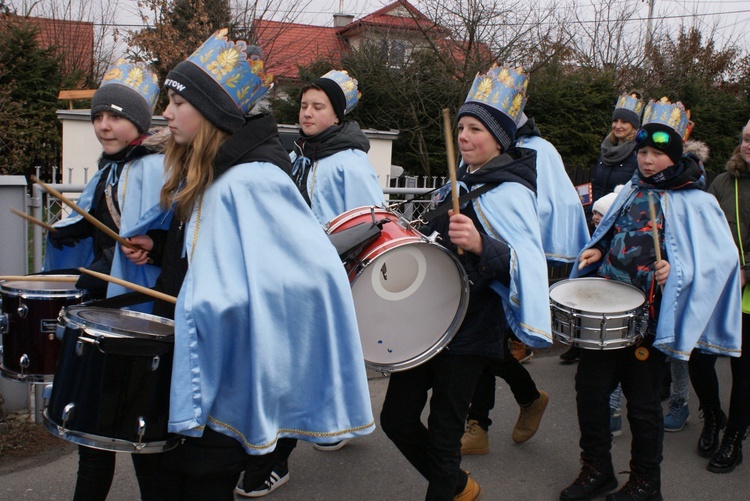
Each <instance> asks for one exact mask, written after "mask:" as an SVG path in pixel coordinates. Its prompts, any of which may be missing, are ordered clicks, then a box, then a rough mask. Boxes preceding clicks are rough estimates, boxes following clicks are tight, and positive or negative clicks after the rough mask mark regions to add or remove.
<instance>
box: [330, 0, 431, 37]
mask: <svg viewBox="0 0 750 501" xmlns="http://www.w3.org/2000/svg"><path fill="white" fill-rule="evenodd" d="M401 9H405V10H406V11H408V12H407V14H408V15H395V12H394V11H397V10H401ZM373 28H381V29H398V30H403V31H427V30H429V29H434V28H436V25H435V23H434V22H433V21H431V20H430V19H428V18H427V16H425V15H424V14H422V13H421V12H419V11H418V10H417V8H416V7H414V6H413V5H412V4H410V3H409V2H407V1H406V0H396V1H395V2H393V3H391V4H389V5H386V6H385V7H383V8H382V9H379V10H376V11H375V12H373V13H372V14H368V15H366V16H365V17H363V18H361V19H359V20H357V21H354V22H352V23H349V24H348V25H346V26H344V27H343V28H340V29H339V36H344V37H345V36H351V35H353V34H354V33H356V32H359V31H361V30H363V29H373Z"/></svg>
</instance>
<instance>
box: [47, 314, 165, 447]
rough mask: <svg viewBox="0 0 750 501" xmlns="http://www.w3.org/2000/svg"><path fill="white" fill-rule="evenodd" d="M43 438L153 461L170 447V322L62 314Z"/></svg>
mask: <svg viewBox="0 0 750 501" xmlns="http://www.w3.org/2000/svg"><path fill="white" fill-rule="evenodd" d="M58 329H61V330H63V331H64V332H63V335H62V338H63V340H62V348H61V351H60V359H59V362H58V364H57V370H56V371H55V379H54V381H55V382H54V385H52V391H51V395H50V400H49V405H48V407H47V409H46V410H45V411H44V416H43V418H44V425H45V427H46V428H47V430H48V431H50V432H51V433H53V434H55V435H58V436H59V437H61V438H63V439H65V440H68V441H70V442H75V443H77V444H81V445H86V446H89V447H94V448H97V449H104V450H111V451H119V452H130V453H155V452H163V451H166V450H169V449H171V448H173V447H175V446H176V445H177V443H178V438H177V436H176V435H172V434H169V433H168V432H167V419H168V416H169V388H170V380H171V376H172V355H173V353H174V323H173V322H172V321H171V320H168V319H165V318H161V317H157V316H155V315H148V314H145V313H139V312H134V311H127V310H113V309H108V308H99V307H95V306H74V307H70V308H64V309H63V311H62V312H61V314H60V321H59V324H58Z"/></svg>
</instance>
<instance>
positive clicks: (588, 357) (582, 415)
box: [576, 336, 666, 480]
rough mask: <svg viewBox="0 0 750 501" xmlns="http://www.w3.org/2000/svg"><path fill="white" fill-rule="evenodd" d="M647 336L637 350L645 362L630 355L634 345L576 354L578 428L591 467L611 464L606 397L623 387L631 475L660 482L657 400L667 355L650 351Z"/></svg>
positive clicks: (661, 424)
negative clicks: (643, 352) (642, 352)
mask: <svg viewBox="0 0 750 501" xmlns="http://www.w3.org/2000/svg"><path fill="white" fill-rule="evenodd" d="M652 342H653V336H648V337H647V338H646V339H645V340H644V341H643V342H642V343H641V344H640V346H639V347H640V348H645V349H647V350H648V358H647V359H646V360H639V359H638V358H636V356H635V352H636V348H637V347H636V346H630V347H627V348H621V349H618V350H605V351H598V350H581V359H580V361H579V362H578V372H577V373H576V404H577V407H578V425H579V427H580V430H581V439H580V446H581V449H582V457H583V458H584V459H585V460H587V461H589V462H592V463H595V464H603V465H609V464H611V459H610V458H611V456H610V449H611V447H612V437H611V435H610V430H609V395H610V393H612V391H613V390H614V389H615V387H617V383H618V382H621V383H622V391H623V394H624V395H625V398H626V399H627V404H628V405H627V412H628V421H629V422H630V430H631V432H632V434H633V439H632V441H631V445H630V469H631V471H634V472H637V473H640V474H644V475H647V476H649V477H651V478H653V479H654V480H659V479H660V465H661V461H662V446H663V442H664V416H663V414H662V409H661V400H660V399H659V389H660V388H661V382H662V378H663V377H664V375H663V371H664V370H665V364H664V360H665V358H666V356H665V355H664V354H663V353H662V352H660V351H659V350H657V349H655V348H653V347H652V346H651V343H652Z"/></svg>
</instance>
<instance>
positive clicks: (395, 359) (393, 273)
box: [327, 207, 469, 373]
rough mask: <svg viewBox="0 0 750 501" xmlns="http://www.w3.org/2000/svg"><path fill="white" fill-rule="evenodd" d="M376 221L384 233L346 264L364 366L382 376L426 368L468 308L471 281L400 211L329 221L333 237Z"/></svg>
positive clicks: (367, 211) (354, 213)
mask: <svg viewBox="0 0 750 501" xmlns="http://www.w3.org/2000/svg"><path fill="white" fill-rule="evenodd" d="M373 223H377V224H378V225H379V226H381V232H380V235H379V237H378V238H377V239H375V240H374V241H371V242H370V243H369V244H367V245H366V246H365V247H364V248H363V249H362V250H361V251H360V252H359V254H358V255H357V256H356V257H355V258H353V259H349V260H348V261H346V262H345V263H344V266H345V268H346V271H347V273H348V275H349V282H350V284H351V287H352V294H353V296H354V308H355V310H356V313H357V323H358V325H359V333H360V338H361V340H362V350H363V352H364V357H365V363H366V365H367V366H368V367H369V368H371V369H373V370H377V371H380V372H383V373H390V372H395V371H402V370H406V369H410V368H412V367H416V366H417V365H419V364H422V363H424V362H426V361H428V360H429V359H431V358H432V357H434V356H435V355H437V354H438V353H439V352H440V351H441V350H442V349H443V348H445V347H446V346H447V345H448V343H449V342H450V341H451V339H452V338H453V336H454V335H455V333H456V331H458V328H459V327H460V326H461V322H462V321H463V319H464V315H465V314H466V309H467V307H468V303H469V281H468V278H467V276H466V271H464V268H463V266H462V265H461V263H460V262H459V261H458V259H457V258H456V257H455V256H454V255H453V253H451V252H450V251H449V250H448V249H446V248H445V247H443V246H442V245H439V244H437V243H436V242H435V239H434V238H428V237H426V236H424V235H423V234H421V233H420V232H418V231H417V230H415V229H414V228H412V227H411V225H410V224H409V222H408V221H406V220H405V219H404V218H402V217H401V216H399V215H398V214H397V213H395V212H392V211H390V210H388V209H384V208H381V207H360V208H357V209H352V210H350V211H348V212H345V213H343V214H341V215H339V216H338V217H337V218H336V219H334V220H333V221H331V222H330V223H329V224H328V228H327V232H328V234H329V235H330V234H335V233H337V232H339V231H343V230H346V229H348V228H352V227H354V226H356V225H359V224H368V225H369V224H373Z"/></svg>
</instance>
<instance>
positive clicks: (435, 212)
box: [422, 183, 497, 223]
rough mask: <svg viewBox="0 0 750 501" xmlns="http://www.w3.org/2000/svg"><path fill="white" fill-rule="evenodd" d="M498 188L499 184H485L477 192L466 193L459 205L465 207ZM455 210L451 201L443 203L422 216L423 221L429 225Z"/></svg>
mask: <svg viewBox="0 0 750 501" xmlns="http://www.w3.org/2000/svg"><path fill="white" fill-rule="evenodd" d="M496 186H497V183H485V184H483V185H482V186H480V187H479V188H477V189H476V190H471V191H469V192H468V193H464V194H463V195H461V196H460V197H458V205H461V206H463V205H464V204H465V203H467V202H469V201H470V200H473V199H475V198H477V197H478V196H480V195H483V194H484V193H487V192H488V191H490V190H491V189H492V188H495V187H496ZM452 208H453V205H452V204H451V203H450V200H447V202H446V203H442V204H440V205H438V206H437V207H435V208H434V209H432V210H430V211H427V212H425V213H424V215H423V216H422V220H423V221H424V222H425V223H429V222H430V221H432V220H433V219H435V218H436V217H439V216H442V215H443V214H445V213H447V212H448V211H449V210H450V209H452Z"/></svg>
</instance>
